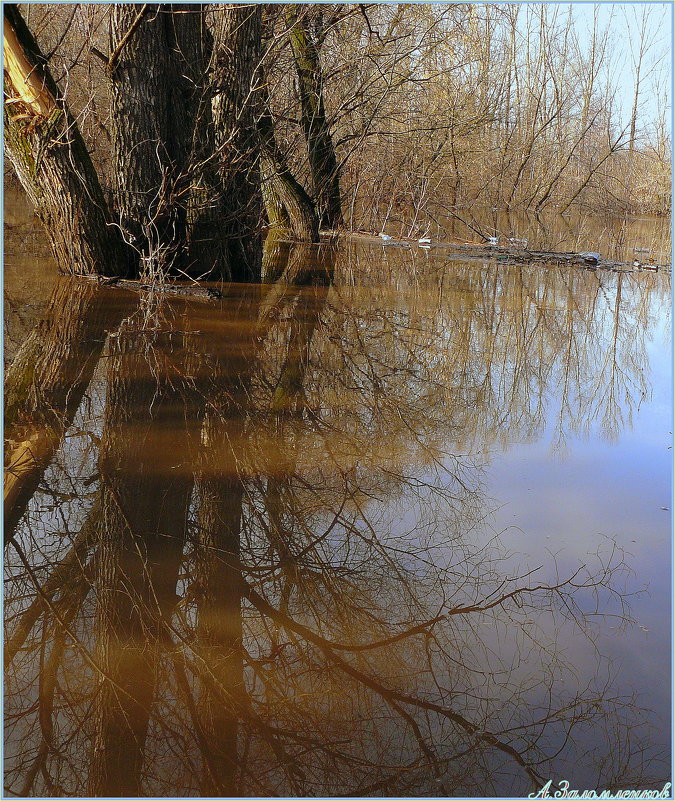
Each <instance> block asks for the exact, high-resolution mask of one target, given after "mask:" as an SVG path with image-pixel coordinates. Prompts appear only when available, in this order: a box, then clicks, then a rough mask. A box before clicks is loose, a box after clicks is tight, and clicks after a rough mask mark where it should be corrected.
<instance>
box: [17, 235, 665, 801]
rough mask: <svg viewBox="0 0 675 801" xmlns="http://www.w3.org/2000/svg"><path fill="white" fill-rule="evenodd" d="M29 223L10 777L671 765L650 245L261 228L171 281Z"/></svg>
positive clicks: (86, 780) (130, 780)
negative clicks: (208, 291)
mask: <svg viewBox="0 0 675 801" xmlns="http://www.w3.org/2000/svg"><path fill="white" fill-rule="evenodd" d="M16 225H19V223H18V222H17V223H16ZM31 247H32V245H30V246H29V245H27V244H26V241H25V236H24V241H18V240H16V239H14V240H13V239H12V238H10V239H9V240H8V241H7V243H6V248H7V255H6V260H7V268H6V274H5V302H6V318H5V345H6V352H7V354H8V357H9V362H8V366H7V369H6V383H7V393H6V410H5V412H6V429H5V430H6V434H7V437H8V444H7V449H6V481H5V498H6V511H5V527H6V528H5V537H6V543H7V545H6V551H5V562H4V567H5V606H4V610H5V650H4V658H5V707H4V709H5V770H6V777H5V781H6V788H7V789H6V792H7V794H8V795H12V796H42V797H47V796H48V797H67V796H71V797H72V796H121V797H129V796H137V795H145V796H155V797H188V796H217V797H228V796H245V797H246V796H248V797H252V796H257V797H270V796H282V797H283V796H291V797H298V796H306V797H314V796H322V797H323V796H357V797H358V796H374V797H391V796H396V797H400V796H413V797H447V796H450V797H453V796H455V797H500V796H501V797H511V796H520V795H527V794H528V793H531V792H533V791H534V789H535V788H538V787H541V786H542V785H544V784H545V783H546V782H547V781H548V780H549V779H551V780H553V782H554V785H557V783H558V782H560V781H562V780H568V781H569V782H570V786H571V787H573V788H577V789H579V790H583V789H598V790H601V789H604V788H605V787H611V788H612V789H614V790H619V789H631V788H641V789H661V788H662V787H663V784H664V783H665V782H667V781H669V779H670V776H669V769H670V691H669V686H670V675H671V670H670V664H669V659H670V631H671V622H670V612H669V610H670V572H671V546H670V530H671V513H670V506H671V491H670V486H671V472H672V471H671V466H672V450H671V446H672V431H671V420H672V411H671V409H672V406H671V386H672V372H671V371H672V357H671V333H670V331H671V329H670V326H671V320H670V308H671V285H670V276H669V275H668V274H667V273H665V272H657V273H651V272H649V273H647V272H642V273H637V272H636V273H613V272H602V271H596V272H593V271H585V270H579V269H574V268H569V267H565V268H558V267H542V266H536V267H535V266H529V267H517V266H513V265H506V264H502V263H495V262H490V263H486V264H480V263H476V262H473V263H465V262H461V261H456V260H450V259H449V258H448V257H447V255H443V254H442V253H441V252H436V253H435V252H434V250H433V249H432V250H429V251H423V250H421V249H419V248H411V249H406V250H403V249H394V248H383V247H379V246H372V245H367V244H364V243H354V242H347V243H345V244H340V245H337V246H329V245H322V246H303V245H293V246H284V245H276V246H274V247H269V248H268V249H267V251H266V254H265V260H266V262H265V264H266V274H267V276H268V277H269V278H270V279H271V278H272V277H274V278H277V279H278V280H276V281H274V282H272V281H271V280H270V281H269V282H268V283H265V284H264V285H262V286H259V287H255V286H248V285H247V286H229V287H225V288H224V293H223V295H224V296H223V298H222V299H219V300H200V299H196V298H192V299H190V298H177V297H170V296H160V295H159V294H154V295H149V294H145V295H143V296H140V297H139V295H138V294H137V293H132V292H127V291H123V290H119V289H114V288H98V287H97V286H95V285H93V284H86V283H82V282H78V281H75V280H73V279H66V278H61V279H58V280H56V279H55V277H54V265H53V264H52V263H51V262H50V261H49V259H48V258H45V257H44V253H42V251H40V250H39V248H38V247H34V248H33V252H34V253H37V255H33V256H30V257H27V256H26V252H29V253H30V252H31ZM41 254H42V255H41ZM279 276H280V277H279ZM8 498H9V502H8V501H7V499H8Z"/></svg>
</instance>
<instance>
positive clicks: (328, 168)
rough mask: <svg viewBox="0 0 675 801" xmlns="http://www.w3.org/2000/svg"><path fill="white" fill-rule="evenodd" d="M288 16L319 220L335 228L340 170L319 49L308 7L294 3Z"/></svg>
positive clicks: (339, 214) (339, 217)
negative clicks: (331, 130) (326, 108)
mask: <svg viewBox="0 0 675 801" xmlns="http://www.w3.org/2000/svg"><path fill="white" fill-rule="evenodd" d="M287 19H288V24H289V28H290V39H291V46H292V48H293V57H294V59H295V66H296V69H297V73H298V88H299V92H300V104H301V114H302V127H303V131H304V134H305V140H306V142H307V152H308V155H309V165H310V169H311V173H312V191H313V193H314V200H315V201H316V206H317V210H318V213H319V223H320V225H321V227H322V228H336V227H337V226H339V225H340V224H341V223H342V206H341V202H340V171H339V168H338V165H337V159H336V156H335V148H334V147H333V140H332V138H331V135H330V129H329V127H328V121H327V120H326V111H325V108H324V102H323V75H322V71H321V62H320V61H319V51H318V49H317V46H316V43H315V41H314V39H313V37H312V34H311V31H310V29H309V25H308V19H307V12H306V10H305V9H300V8H299V7H298V5H296V4H294V5H291V6H289V10H288V17H287Z"/></svg>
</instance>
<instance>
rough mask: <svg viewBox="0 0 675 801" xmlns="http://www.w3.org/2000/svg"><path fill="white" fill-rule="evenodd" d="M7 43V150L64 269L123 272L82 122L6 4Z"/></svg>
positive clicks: (118, 239) (116, 236) (114, 230)
mask: <svg viewBox="0 0 675 801" xmlns="http://www.w3.org/2000/svg"><path fill="white" fill-rule="evenodd" d="M4 37H5V47H4V70H5V152H6V153H7V156H8V157H9V160H10V161H11V162H12V165H13V166H14V169H15V171H16V174H17V176H18V178H19V180H20V182H21V185H22V186H23V188H24V190H25V191H26V194H27V195H28V197H29V198H30V200H31V202H32V204H33V206H34V208H35V212H36V214H37V215H38V217H39V218H40V220H41V221H42V223H43V224H44V226H45V228H46V231H47V235H48V237H49V240H50V243H51V246H52V250H53V251H54V255H55V257H56V260H57V263H58V265H59V269H61V270H63V271H64V272H67V273H80V274H93V273H101V274H103V275H122V274H124V265H125V259H124V250H125V249H124V245H123V242H122V239H121V237H120V236H119V230H118V229H117V228H116V227H114V226H112V225H111V224H110V216H109V213H108V209H107V206H106V203H105V200H104V197H103V192H102V190H101V186H100V184H99V181H98V177H97V175H96V171H95V170H94V166H93V164H92V162H91V159H90V158H89V153H88V152H87V148H86V146H85V144H84V141H83V140H82V136H81V135H80V132H79V129H78V126H77V123H76V122H75V120H73V118H72V117H71V115H70V113H69V111H68V107H67V105H66V103H65V101H64V99H63V98H62V97H61V95H60V93H59V91H58V89H57V87H56V84H55V83H54V80H53V79H52V77H51V75H50V73H49V70H48V69H47V66H46V62H45V59H44V57H43V55H42V53H41V52H40V49H39V48H38V46H37V44H36V42H35V39H34V38H33V37H32V35H31V33H30V31H29V30H28V28H27V26H26V24H25V23H24V21H23V18H22V17H21V14H20V13H19V11H18V9H17V7H16V5H14V4H5V6H4Z"/></svg>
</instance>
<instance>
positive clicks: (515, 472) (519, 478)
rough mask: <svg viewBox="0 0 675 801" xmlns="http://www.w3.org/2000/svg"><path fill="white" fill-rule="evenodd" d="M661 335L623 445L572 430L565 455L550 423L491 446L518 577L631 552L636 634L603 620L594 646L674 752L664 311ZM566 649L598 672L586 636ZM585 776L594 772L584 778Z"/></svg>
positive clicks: (655, 337) (499, 515)
mask: <svg viewBox="0 0 675 801" xmlns="http://www.w3.org/2000/svg"><path fill="white" fill-rule="evenodd" d="M664 312H665V310H664ZM649 333H650V334H651V337H650V338H649V340H648V341H647V343H646V353H647V355H648V361H649V364H648V367H647V371H648V372H647V379H648V382H649V384H650V388H651V392H650V397H649V398H648V399H645V400H644V401H642V403H641V404H639V407H638V408H637V409H636V410H635V411H634V413H633V416H632V425H631V424H629V425H626V426H625V427H624V428H623V429H622V430H621V431H620V432H619V433H618V437H617V439H616V441H608V440H607V438H603V437H602V436H601V434H600V432H599V431H598V428H597V427H592V428H591V430H590V433H588V435H586V436H579V435H574V434H570V433H569V432H567V433H566V437H565V449H564V453H560V452H559V451H557V450H556V449H555V447H553V446H552V443H553V442H554V441H555V440H556V432H555V430H554V425H553V424H552V421H551V420H550V419H549V420H548V425H547V428H546V431H544V433H543V434H542V435H541V436H540V437H539V438H537V439H536V441H533V442H528V443H513V444H511V445H509V446H508V447H506V448H505V449H504V450H498V449H494V450H491V451H490V453H489V455H488V456H487V458H488V461H489V466H488V467H487V471H486V473H487V474H486V479H485V480H486V484H487V487H488V494H489V495H490V496H491V497H492V498H493V499H494V502H495V506H496V507H497V509H496V512H495V513H494V517H493V520H492V521H491V526H490V529H491V531H497V532H501V534H500V543H501V545H502V546H503V547H505V548H507V549H508V551H509V552H510V557H509V564H510V565H511V566H512V569H515V570H520V572H524V570H525V567H527V568H536V567H539V566H541V569H540V571H538V572H537V573H536V574H535V575H536V576H539V577H540V578H541V577H550V576H551V575H554V571H555V570H556V569H557V570H558V571H559V575H561V576H566V575H569V574H571V573H572V572H573V571H574V570H575V569H576V566H578V565H579V564H581V563H586V562H589V561H590V562H593V560H594V559H595V555H596V553H597V552H598V550H600V551H601V552H603V553H605V554H607V553H608V551H609V550H610V548H611V543H612V542H615V543H616V544H617V545H618V546H620V547H621V548H622V549H624V551H625V561H626V563H627V566H628V567H629V568H630V571H631V573H630V575H629V576H628V578H627V582H626V588H627V590H628V591H629V592H634V591H640V590H644V592H640V594H639V595H637V596H635V597H633V598H632V599H631V600H630V614H631V616H632V618H633V619H634V623H633V624H631V625H629V626H628V627H627V628H625V629H624V628H623V627H620V626H618V625H616V624H617V622H618V621H617V620H616V619H612V618H609V617H608V618H598V623H597V624H596V628H595V633H594V635H593V645H594V646H597V648H598V650H599V652H600V653H601V654H602V655H603V657H604V658H605V662H606V664H607V665H608V666H609V667H610V668H611V669H612V670H613V671H614V672H615V675H616V676H617V677H618V678H617V680H616V682H617V688H618V689H619V690H621V691H623V692H626V693H630V692H632V691H636V692H637V697H638V701H639V703H640V704H641V705H642V706H644V707H646V708H647V709H649V710H653V711H654V712H655V713H656V714H658V715H659V717H660V719H658V718H656V717H654V716H653V715H652V719H653V720H654V723H655V726H656V727H657V729H658V730H660V738H661V739H660V744H662V746H663V747H664V748H665V749H667V748H668V747H669V739H670V721H671V673H672V671H671V660H670V655H671V632H672V621H671V577H672V572H671V571H672V568H671V565H672V554H671V549H672V545H671V532H672V505H671V504H672V468H673V456H672V454H673V451H672V441H673V437H672V386H673V373H672V356H671V345H670V319H669V315H668V314H667V313H663V314H662V315H661V316H660V319H659V322H658V323H657V324H656V326H655V328H654V329H653V330H652V331H651V332H649ZM535 583H536V582H535ZM589 603H590V599H589ZM564 648H565V651H566V659H567V660H568V661H569V662H570V664H573V665H574V666H575V668H576V669H577V670H578V672H579V675H580V676H581V677H582V680H583V677H584V674H585V672H586V671H593V670H595V669H597V668H596V667H595V665H596V663H597V657H596V656H595V655H594V653H593V651H594V649H593V648H592V647H589V642H588V641H586V639H585V638H584V637H583V636H581V635H580V634H579V635H573V636H572V637H571V638H569V639H567V640H566V641H565V643H564ZM583 776H584V772H583V768H582V769H581V773H580V775H579V776H578V778H579V779H582V778H583ZM560 778H562V777H558V779H560ZM567 778H570V779H571V778H573V777H571V776H568V777H567ZM571 786H572V787H576V786H578V782H577V783H576V784H575V783H574V782H572V784H571Z"/></svg>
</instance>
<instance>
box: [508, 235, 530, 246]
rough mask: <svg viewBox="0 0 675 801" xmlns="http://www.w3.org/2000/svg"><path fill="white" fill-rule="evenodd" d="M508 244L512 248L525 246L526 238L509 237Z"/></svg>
mask: <svg viewBox="0 0 675 801" xmlns="http://www.w3.org/2000/svg"><path fill="white" fill-rule="evenodd" d="M507 241H508V243H509V245H511V247H514V248H526V247H527V239H517V238H516V237H511V239H509V240H507Z"/></svg>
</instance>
